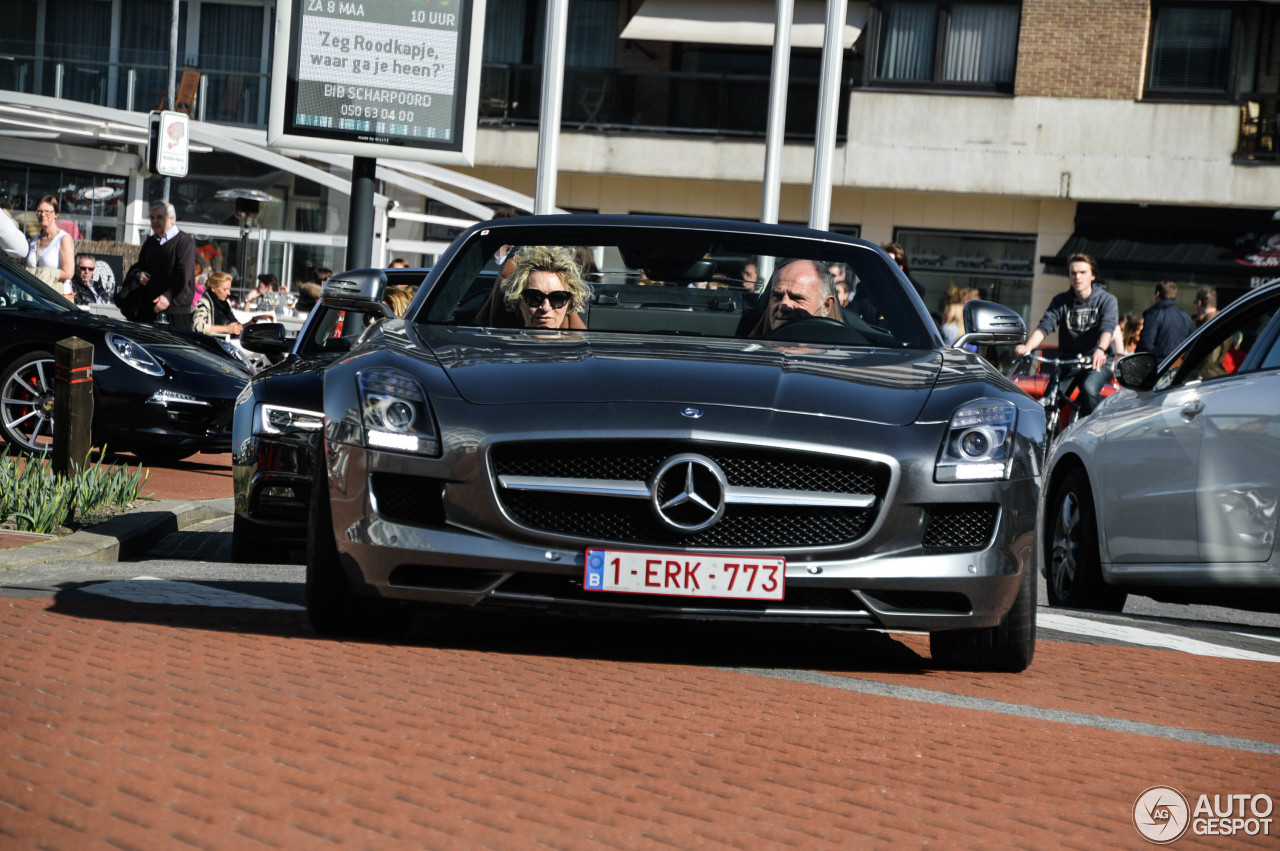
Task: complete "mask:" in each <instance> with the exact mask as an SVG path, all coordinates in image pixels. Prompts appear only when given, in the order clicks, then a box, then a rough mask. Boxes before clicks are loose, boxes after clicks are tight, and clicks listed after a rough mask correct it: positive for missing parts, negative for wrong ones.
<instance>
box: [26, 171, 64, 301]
mask: <svg viewBox="0 0 1280 851" xmlns="http://www.w3.org/2000/svg"><path fill="white" fill-rule="evenodd" d="M36 219H37V221H39V223H40V235H39V236H38V237H36V238H35V239H33V240H31V245H30V250H29V251H28V252H27V265H28V266H30V267H32V268H34V269H40V268H45V269H57V270H58V281H59V282H60V283H61V284H62V294H63V295H65V296H66V297H67V298H71V297H72V292H73V291H72V287H71V278H72V276H73V275H74V274H75V272H74V268H75V240H73V239H72V238H71V237H70V235H68V234H67V233H65V232H63V230H62V228H60V227H58V199H56V198H54V197H53V196H52V195H46V196H44V197H43V198H41V199H40V203H39V204H36Z"/></svg>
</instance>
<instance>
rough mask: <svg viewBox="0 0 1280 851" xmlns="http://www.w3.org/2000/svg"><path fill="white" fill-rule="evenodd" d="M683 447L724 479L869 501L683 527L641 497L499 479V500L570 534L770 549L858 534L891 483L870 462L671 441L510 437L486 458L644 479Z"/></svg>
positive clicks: (553, 474) (505, 470) (528, 470)
mask: <svg viewBox="0 0 1280 851" xmlns="http://www.w3.org/2000/svg"><path fill="white" fill-rule="evenodd" d="M682 452H694V453H698V454H700V455H704V456H706V457H708V458H710V459H712V460H713V461H715V462H716V463H717V464H718V465H719V466H720V468H721V469H722V470H723V471H724V474H725V478H726V479H727V480H728V483H729V485H730V486H731V487H749V488H766V489H771V490H793V491H808V492H813V493H824V494H869V495H872V496H874V497H875V498H876V499H875V502H873V503H872V505H871V506H870V507H867V508H850V507H830V506H810V505H787V504H781V505H753V504H731V505H729V506H728V507H727V508H726V510H725V514H724V516H723V517H722V518H721V520H720V521H719V522H718V523H716V524H715V525H713V526H711V527H710V528H707V529H704V530H701V531H699V532H694V533H682V532H677V531H675V530H674V529H671V528H670V527H668V526H666V525H665V524H663V523H662V522H661V521H659V520H658V518H657V517H655V516H654V513H653V511H652V509H651V506H650V503H649V501H648V500H647V499H626V498H615V497H602V496H599V495H583V494H565V493H543V492H538V491H523V490H508V489H504V488H502V487H499V488H498V498H499V500H500V501H501V503H502V505H503V507H504V508H505V509H506V510H507V511H508V512H509V513H510V515H511V516H512V518H513V519H514V520H515V521H516V522H517V523H519V524H521V525H522V526H526V527H528V528H531V529H538V530H541V531H546V532H550V533H554V534H558V535H567V536H570V537H574V538H584V539H587V540H591V541H598V542H616V543H622V544H631V545H642V546H659V547H704V548H712V549H775V548H794V547H816V546H830V545H834V544H842V543H848V542H851V541H855V540H857V539H858V538H860V537H862V536H863V535H864V534H866V532H867V530H868V529H870V528H871V525H872V523H874V522H875V517H876V512H877V511H878V510H879V507H880V505H881V504H882V499H883V496H884V493H885V490H886V489H887V487H888V482H889V470H888V468H887V467H886V466H884V465H882V464H877V463H875V462H871V461H864V460H860V459H854V458H841V457H835V456H822V455H813V454H806V453H798V452H786V451H781V450H776V449H754V448H750V447H745V448H744V447H721V446H702V445H697V444H686V443H675V442H655V441H645V442H637V443H628V444H624V445H621V446H620V445H619V444H616V443H615V444H608V445H589V444H588V445H578V444H575V445H568V446H561V445H559V444H536V445H531V444H508V445H504V446H500V447H497V448H495V449H494V451H493V454H492V461H493V468H494V473H495V474H496V475H497V476H504V475H505V476H534V477H547V478H555V479H611V480H621V481H638V482H648V481H649V480H650V479H651V477H652V476H653V475H654V473H656V472H657V470H658V468H659V467H660V466H661V465H662V463H663V462H664V461H665V460H666V459H668V458H670V457H671V456H673V455H677V454H680V453H682Z"/></svg>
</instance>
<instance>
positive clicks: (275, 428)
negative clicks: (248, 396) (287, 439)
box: [253, 402, 324, 436]
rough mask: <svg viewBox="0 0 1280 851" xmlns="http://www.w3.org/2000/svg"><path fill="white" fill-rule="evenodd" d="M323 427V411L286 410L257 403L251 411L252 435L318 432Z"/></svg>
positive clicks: (282, 407) (278, 406)
mask: <svg viewBox="0 0 1280 851" xmlns="http://www.w3.org/2000/svg"><path fill="white" fill-rule="evenodd" d="M323 427H324V412H323V411H308V410H306V409H304V408H286V407H284V406H283V405H267V404H263V403H261V402H259V403H258V404H257V405H255V406H254V409H253V433H254V434H256V435H259V436H261V435H268V434H291V433H293V432H296V431H319V430H320V429H322V428H323Z"/></svg>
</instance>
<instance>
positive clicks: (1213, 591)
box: [1042, 282, 1280, 611]
mask: <svg viewBox="0 0 1280 851" xmlns="http://www.w3.org/2000/svg"><path fill="white" fill-rule="evenodd" d="M1278 312H1280V282H1275V283H1272V284H1270V285H1268V286H1265V287H1262V288H1259V289H1257V290H1254V291H1252V292H1250V293H1248V294H1247V295H1245V296H1243V297H1241V298H1239V299H1238V300H1236V301H1235V302H1233V303H1231V304H1230V305H1229V306H1228V307H1226V308H1225V309H1224V310H1222V311H1221V312H1220V313H1218V315H1217V316H1215V317H1214V318H1213V319H1212V320H1211V321H1209V322H1207V323H1206V324H1205V325H1204V326H1203V327H1201V328H1200V329H1199V330H1198V331H1197V332H1196V333H1195V334H1193V335H1192V336H1191V338H1190V339H1188V340H1187V341H1186V342H1185V343H1184V344H1183V345H1182V347H1181V348H1180V349H1179V350H1178V351H1177V352H1175V353H1174V354H1173V355H1172V356H1170V357H1169V358H1168V359H1167V360H1166V361H1165V362H1164V363H1162V364H1157V363H1156V361H1155V357H1154V356H1153V355H1151V354H1134V355H1129V356H1128V357H1125V358H1121V359H1120V361H1119V362H1118V364H1117V368H1116V378H1117V380H1118V381H1119V383H1120V384H1121V386H1122V387H1124V388H1127V389H1125V390H1121V391H1120V392H1118V393H1116V394H1114V395H1113V396H1111V397H1110V398H1108V399H1107V400H1106V401H1105V402H1104V403H1103V404H1102V405H1101V406H1100V407H1099V408H1098V410H1097V411H1095V412H1094V413H1093V415H1092V416H1090V417H1088V418H1087V419H1084V420H1082V421H1080V422H1079V423H1077V424H1076V425H1074V426H1073V427H1072V428H1071V429H1070V430H1069V431H1067V432H1066V433H1064V434H1063V436H1062V438H1061V439H1060V441H1059V442H1058V444H1057V445H1056V446H1055V448H1054V451H1053V454H1052V457H1051V459H1050V461H1049V464H1048V467H1047V470H1046V473H1045V489H1044V493H1045V506H1046V510H1045V512H1044V515H1043V524H1044V525H1043V529H1042V541H1043V546H1044V560H1043V564H1044V567H1045V571H1046V574H1045V575H1046V577H1047V580H1048V596H1049V601H1050V602H1051V603H1053V604H1054V605H1059V606H1071V607H1084V608H1096V609H1105V610H1113V611H1119V610H1120V609H1121V608H1122V607H1123V606H1124V603H1125V598H1126V596H1127V595H1128V594H1129V593H1130V592H1141V593H1142V594H1144V595H1147V596H1151V597H1154V598H1157V599H1161V600H1166V601H1170V602H1206V603H1212V602H1224V603H1244V604H1247V605H1251V606H1255V605H1262V606H1268V605H1269V606H1275V605H1276V601H1277V600H1278V599H1280V551H1278V550H1277V548H1276V522H1277V511H1276V508H1277V501H1278V500H1280V316H1277V313H1278Z"/></svg>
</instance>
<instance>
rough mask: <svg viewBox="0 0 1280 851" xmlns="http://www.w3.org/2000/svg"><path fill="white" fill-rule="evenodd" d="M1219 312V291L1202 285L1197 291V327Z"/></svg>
mask: <svg viewBox="0 0 1280 851" xmlns="http://www.w3.org/2000/svg"><path fill="white" fill-rule="evenodd" d="M1217 312H1218V291H1217V290H1215V289H1214V288H1213V287H1201V288H1200V289H1199V290H1197V291H1196V327H1197V328H1199V327H1200V326H1201V325H1203V324H1204V323H1206V322H1208V321H1209V320H1210V319H1212V318H1213V317H1214V315H1215V314H1216V313H1217Z"/></svg>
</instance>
